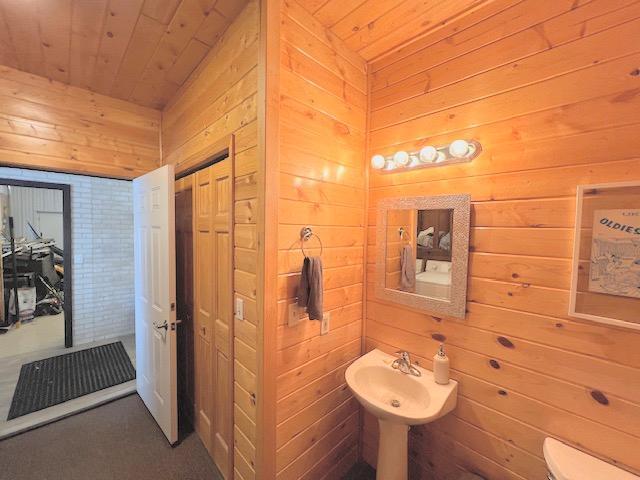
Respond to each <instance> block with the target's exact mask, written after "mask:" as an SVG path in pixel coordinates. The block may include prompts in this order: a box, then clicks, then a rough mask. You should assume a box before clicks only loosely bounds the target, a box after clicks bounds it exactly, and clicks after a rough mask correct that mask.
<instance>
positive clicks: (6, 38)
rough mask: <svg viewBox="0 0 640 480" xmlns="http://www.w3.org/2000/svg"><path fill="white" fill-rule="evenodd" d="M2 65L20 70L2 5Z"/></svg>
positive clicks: (0, 20)
mask: <svg viewBox="0 0 640 480" xmlns="http://www.w3.org/2000/svg"><path fill="white" fill-rule="evenodd" d="M0 64H2V65H7V66H9V67H13V68H18V59H17V57H16V54H15V51H14V49H13V44H12V43H11V35H9V29H8V27H7V22H6V21H5V19H4V12H3V11H2V5H0Z"/></svg>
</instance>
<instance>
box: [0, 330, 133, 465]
mask: <svg viewBox="0 0 640 480" xmlns="http://www.w3.org/2000/svg"><path fill="white" fill-rule="evenodd" d="M21 328H25V327H21ZM7 335H9V334H6V335H4V336H7ZM116 341H122V343H123V344H124V347H125V349H126V351H127V353H128V354H129V358H131V362H132V363H133V365H134V367H135V364H136V362H135V360H136V358H135V350H136V347H135V337H134V336H133V335H128V336H126V337H118V338H112V339H109V340H104V341H100V342H93V343H85V344H83V345H78V346H75V347H72V348H55V349H49V350H41V351H38V352H31V353H25V354H21V355H16V356H13V357H8V358H4V359H2V361H0V439H1V438H5V437H7V436H11V435H15V434H16V433H19V432H22V431H25V430H28V429H30V428H34V427H36V426H39V425H44V424H46V423H49V422H52V421H54V420H58V419H60V418H64V417H67V416H69V415H72V414H74V413H77V412H79V411H83V410H86V409H88V408H92V407H95V406H96V405H100V404H103V403H105V402H108V401H111V400H114V399H116V398H120V397H122V396H124V395H129V394H131V393H133V392H135V390H136V382H135V380H132V381H130V382H126V383H122V384H120V385H115V386H113V387H110V388H105V389H104V390H100V391H98V392H94V393H91V394H89V395H84V396H82V397H79V398H74V399H73V400H70V401H68V402H65V403H61V404H59V405H54V406H52V407H49V408H45V409H44V410H39V411H37V412H33V413H30V414H28V415H24V416H22V417H18V418H14V419H13V420H9V421H7V414H8V413H9V408H10V407H11V400H12V399H13V392H14V390H15V388H16V384H17V383H18V378H19V377H20V368H21V367H22V365H23V364H25V363H29V362H33V361H35V360H40V359H43V358H48V357H54V356H56V355H62V354H65V353H71V352H74V351H77V350H83V349H85V348H91V347H94V346H98V345H104V344H106V343H112V342H116ZM0 470H1V468H0Z"/></svg>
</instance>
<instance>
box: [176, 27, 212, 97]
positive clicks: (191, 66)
mask: <svg viewBox="0 0 640 480" xmlns="http://www.w3.org/2000/svg"><path fill="white" fill-rule="evenodd" d="M209 50H210V46H209V45H207V44H206V43H202V42H201V41H200V40H197V39H195V38H192V39H191V41H190V42H189V44H188V45H187V47H186V48H185V49H184V50H183V51H182V53H181V54H180V56H179V57H178V59H177V60H176V62H175V63H174V64H173V67H171V69H170V70H169V71H168V72H167V80H169V81H170V82H173V83H175V84H176V85H177V86H179V85H182V84H183V83H184V82H185V81H186V80H187V78H189V75H191V72H193V71H194V70H195V69H196V67H197V66H198V65H199V64H200V62H201V61H202V59H203V58H204V57H205V56H206V55H207V53H208V52H209Z"/></svg>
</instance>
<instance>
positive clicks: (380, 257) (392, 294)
mask: <svg viewBox="0 0 640 480" xmlns="http://www.w3.org/2000/svg"><path fill="white" fill-rule="evenodd" d="M470 211H471V197H470V196H469V195H441V196H433V197H402V198H386V199H383V200H381V201H380V203H379V204H378V212H377V231H376V243H377V252H376V295H377V296H378V297H379V298H381V299H382V300H387V301H390V302H396V303H401V304H404V305H408V306H410V307H413V308H417V309H420V310H424V311H426V312H429V313H433V314H442V315H449V316H453V317H457V318H464V316H465V310H466V299H467V266H468V258H469V222H470Z"/></svg>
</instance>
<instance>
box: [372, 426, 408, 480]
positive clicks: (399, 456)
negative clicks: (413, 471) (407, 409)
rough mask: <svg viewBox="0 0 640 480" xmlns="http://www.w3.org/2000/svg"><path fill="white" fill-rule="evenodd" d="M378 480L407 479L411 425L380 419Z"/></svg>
mask: <svg viewBox="0 0 640 480" xmlns="http://www.w3.org/2000/svg"><path fill="white" fill-rule="evenodd" d="M378 425H379V426H380V439H379V442H378V465H377V469H376V470H377V472H376V479H377V480H407V478H408V473H407V465H408V463H409V458H408V455H409V449H408V439H409V426H408V425H403V424H401V423H394V422H390V421H388V420H382V419H378Z"/></svg>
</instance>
